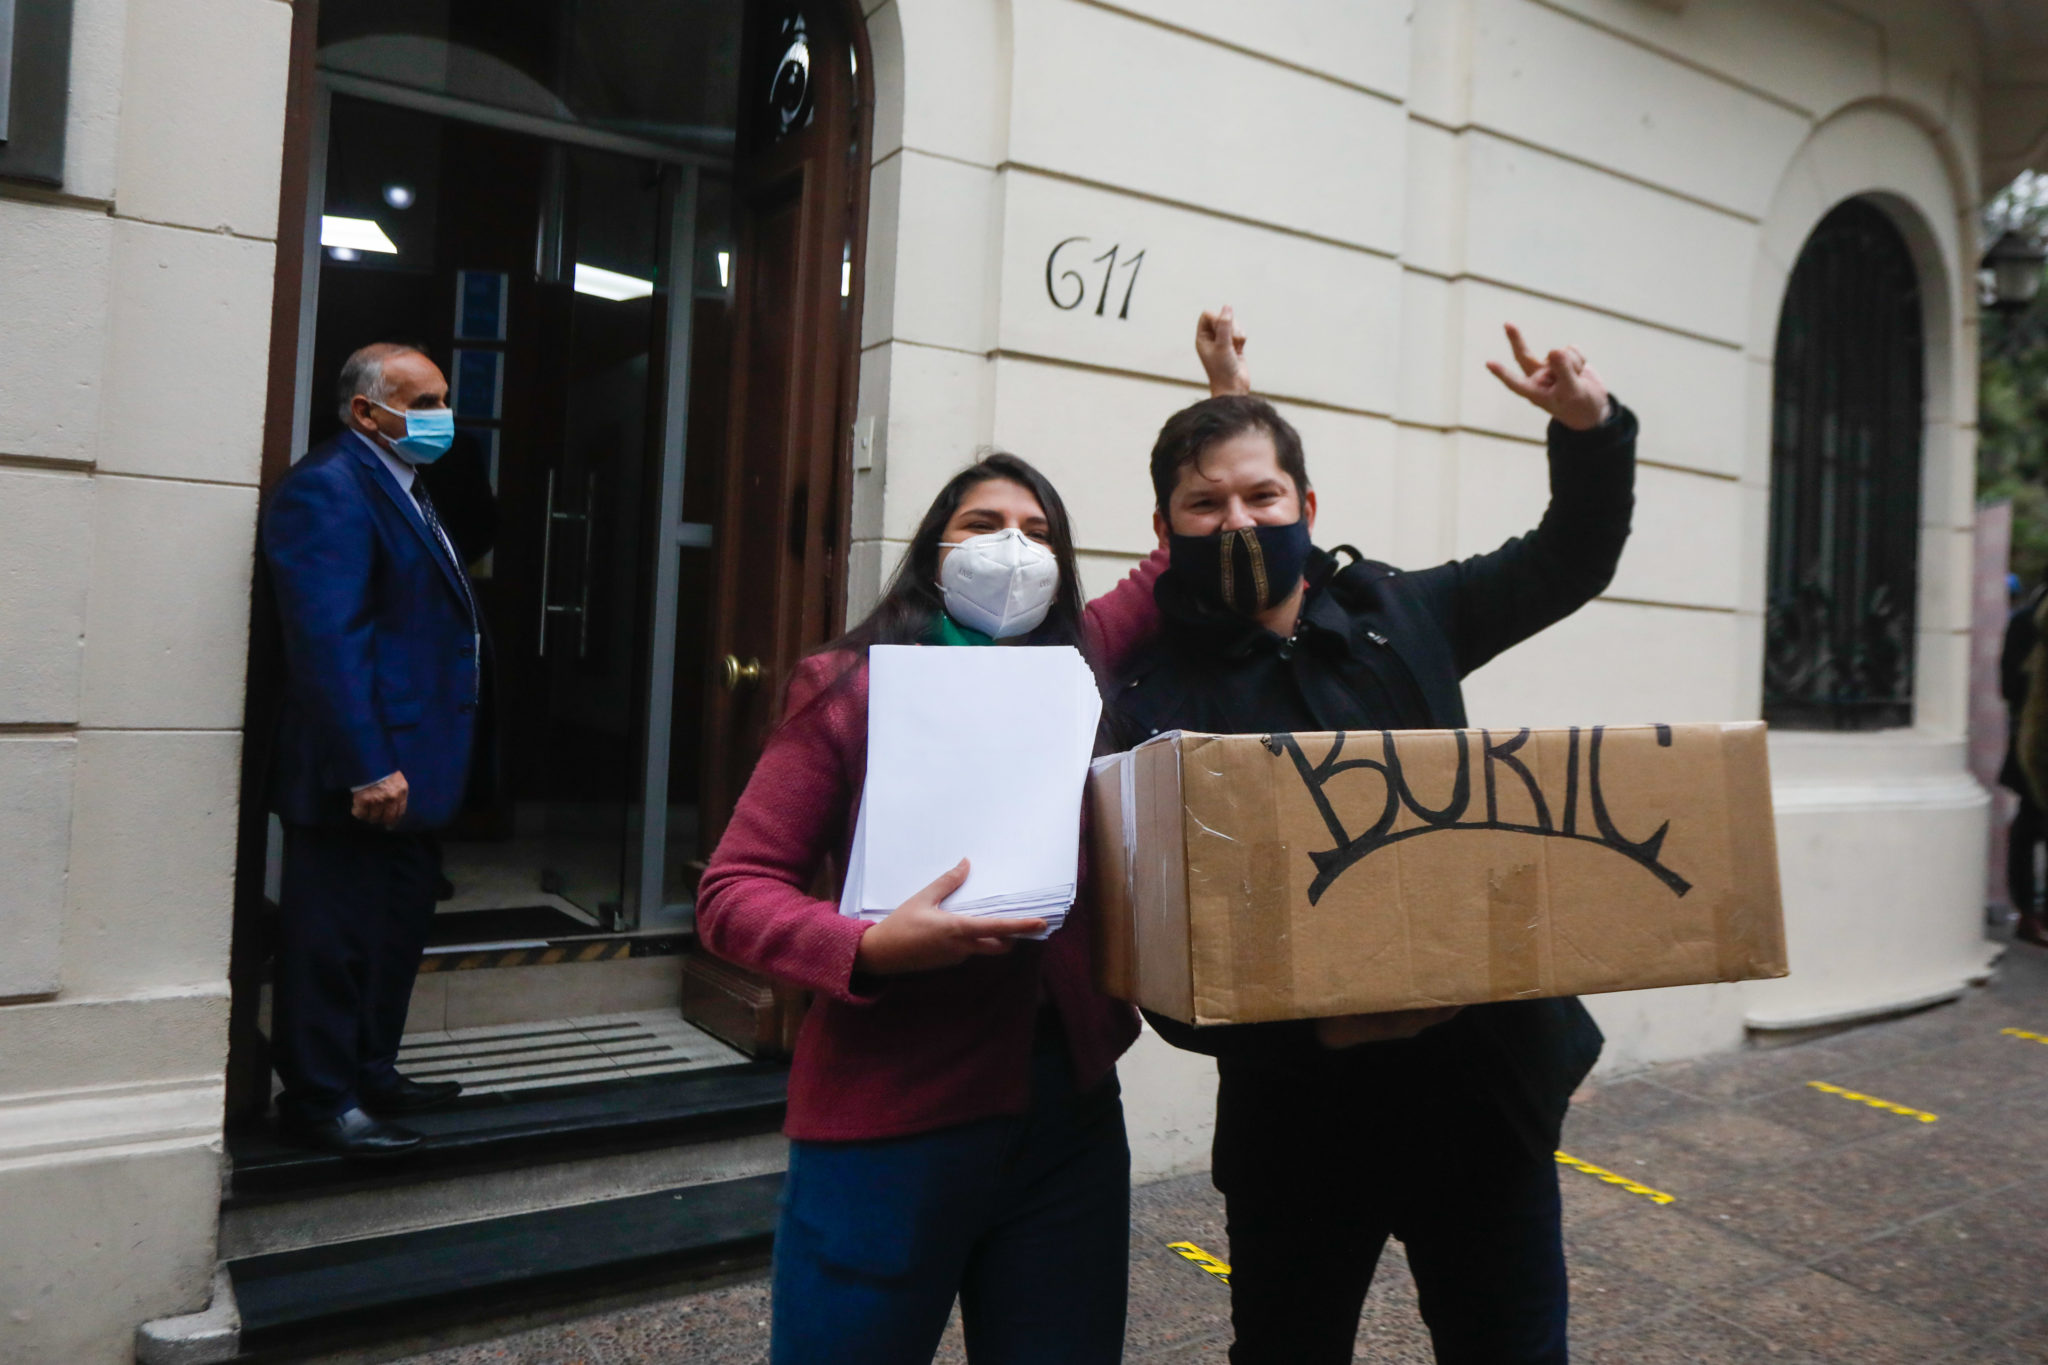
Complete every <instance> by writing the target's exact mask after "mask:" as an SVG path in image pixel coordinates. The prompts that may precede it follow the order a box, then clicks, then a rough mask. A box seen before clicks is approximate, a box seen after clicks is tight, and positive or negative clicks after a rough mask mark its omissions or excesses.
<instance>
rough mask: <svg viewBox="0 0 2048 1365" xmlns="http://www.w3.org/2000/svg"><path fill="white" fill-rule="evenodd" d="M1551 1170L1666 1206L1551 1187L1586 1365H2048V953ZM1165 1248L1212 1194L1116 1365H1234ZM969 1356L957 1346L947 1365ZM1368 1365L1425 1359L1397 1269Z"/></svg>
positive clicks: (763, 1332) (686, 1355)
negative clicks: (1956, 997) (1127, 1364)
mask: <svg viewBox="0 0 2048 1365" xmlns="http://www.w3.org/2000/svg"><path fill="white" fill-rule="evenodd" d="M2010 1030H2019V1031H2020V1032H2019V1033H2014V1032H2010ZM2028 1033H2031V1034H2036V1035H2039V1037H2038V1038H2028V1037H2026V1036H2023V1035H2024V1034H2028ZM1815 1081H1820V1082H1823V1083H1826V1084H1828V1085H1831V1086H1834V1087H1836V1089H1835V1090H1821V1089H1818V1088H1816V1087H1814V1086H1813V1085H1812V1084H1811V1083H1812V1082H1815ZM1842 1091H1848V1092H1852V1093H1851V1094H1848V1095H1845V1094H1842V1093H1840V1092H1842ZM1859 1096H1860V1097H1867V1098H1857V1097H1859ZM1868 1099H1875V1100H1879V1101H1883V1102H1886V1103H1888V1104H1890V1105H1894V1106H1897V1107H1898V1108H1902V1109H1907V1110H1912V1111H1918V1112H1919V1113H1925V1114H1932V1115H1934V1116H1935V1117H1934V1119H1933V1121H1928V1120H1925V1119H1922V1118H1920V1117H1917V1116H1916V1115H1915V1114H1913V1113H1899V1112H1895V1111H1894V1110H1892V1109H1885V1108H1878V1107H1876V1106H1874V1105H1872V1104H1871V1103H1869V1102H1867V1100H1868ZM1564 1151H1565V1152H1567V1153H1569V1154H1570V1155H1571V1156H1573V1157H1575V1158H1578V1159H1579V1160H1580V1161H1582V1162H1584V1163H1587V1164H1590V1165H1593V1166H1597V1167H1598V1168H1600V1169H1601V1170H1603V1171H1605V1172H1607V1173H1609V1174H1611V1175H1613V1176H1615V1177H1619V1178H1625V1179H1626V1180H1628V1181H1631V1182H1634V1183H1635V1184H1636V1185H1638V1186H1639V1187H1641V1188H1642V1189H1644V1190H1649V1191H1653V1192H1655V1193H1657V1194H1663V1195H1668V1196H1670V1202H1668V1203H1665V1202H1658V1201H1657V1200H1656V1199H1655V1198H1653V1197H1652V1195H1651V1194H1644V1193H1636V1192H1631V1191H1630V1190H1629V1189H1627V1188H1624V1187H1623V1186H1621V1185H1617V1184H1614V1183H1610V1182H1609V1181H1607V1180H1603V1179H1601V1178H1600V1177H1599V1176H1597V1175H1593V1174H1588V1173H1586V1172H1584V1171H1582V1170H1579V1169H1575V1168H1562V1169H1560V1172H1559V1175H1560V1177H1561V1178H1562V1180H1563V1182H1564V1204H1565V1240H1566V1247H1567V1252H1568V1255H1569V1258H1570V1262H1571V1276H1572V1338H1573V1355H1574V1358H1575V1359H1576V1360H1579V1361H1582V1362H1591V1363H1592V1365H1667V1363H1669V1365H1675V1363H1676V1362H1712V1363H1713V1365H1754V1363H1755V1362H1784V1363H1785V1365H1807V1363H1808V1362H1830V1363H1831V1365H1832V1363H1833V1362H1855V1365H1936V1363H1937V1362H1938V1363H1939V1365H2021V1362H2028V1361H2032V1362H2041V1361H2048V1278H2044V1271H2048V952H2044V951H2043V950H2040V949H2035V948H2029V947H2024V946H2019V947H2014V948H2011V949H2009V950H2008V951H2007V954H2006V957H2005V959H2004V961H2003V963H2002V964H2001V969H2000V972H1999V974H1998V977H1997V979H1996V980H1995V981H1994V982H1993V983H1992V984H1991V985H1990V986H1989V987H1987V988H1984V989H1980V990H1972V991H1970V992H1969V993H1968V995H1967V996H1966V998H1965V999H1963V1000H1961V1001H1959V1002H1957V1003H1955V1004H1950V1005H1943V1006H1939V1007H1936V1008H1934V1009H1930V1010H1927V1011H1924V1012H1922V1013H1920V1014H1916V1015H1913V1016H1910V1017H1908V1018H1904V1019H1898V1020H1893V1021H1890V1022H1886V1023H1881V1024H1872V1025H1868V1026H1866V1027H1862V1028H1858V1029H1853V1030H1850V1031H1848V1032H1844V1033H1839V1034H1835V1035H1832V1036H1829V1037H1827V1038H1824V1039H1821V1040H1819V1041H1812V1042H1805V1043H1801V1044H1797V1045H1794V1046H1787V1047H1779V1048H1772V1049H1767V1050H1754V1051H1745V1052H1740V1053H1734V1054H1729V1055H1725V1056H1718V1057H1713V1058H1710V1059H1707V1060H1704V1061H1699V1062H1691V1063H1685V1064H1681V1065H1674V1066H1666V1067H1659V1068H1656V1069H1654V1070H1651V1071H1648V1072H1644V1073H1640V1074H1638V1075H1635V1076H1631V1077H1628V1078H1625V1079H1621V1080H1616V1081H1612V1082H1608V1083H1605V1084H1600V1085H1597V1086H1595V1087H1593V1088H1591V1089H1590V1090H1589V1091H1588V1092H1587V1093H1585V1094H1582V1095H1581V1097H1580V1098H1579V1101H1578V1102H1577V1103H1576V1104H1575V1105H1574V1107H1573V1111H1572V1117H1571V1119H1570V1122H1569V1123H1568V1125H1567V1127H1566V1130H1565V1139H1564ZM1171 1242H1192V1243H1194V1244H1195V1245H1196V1246H1198V1247H1200V1248H1202V1249H1204V1250H1206V1251H1209V1252H1212V1253H1214V1254H1215V1255H1216V1256H1218V1257H1220V1258H1223V1259H1225V1260H1227V1259H1228V1256H1229V1244H1228V1240H1227V1239H1226V1238H1225V1236H1224V1233H1223V1207H1222V1199H1221V1197H1220V1196H1218V1195H1217V1194H1216V1192H1215V1191H1214V1190H1212V1189H1211V1188H1210V1187H1209V1182H1208V1178H1207V1176H1189V1177H1185V1178H1182V1179H1178V1180H1169V1181H1164V1182H1162V1183H1159V1184H1156V1185H1150V1186H1146V1187H1143V1188H1141V1189H1139V1190H1138V1191H1137V1193H1136V1197H1135V1199H1134V1201H1133V1205H1132V1210H1131V1313H1130V1333H1129V1339H1128V1340H1129V1345H1128V1347H1127V1354H1126V1359H1127V1360H1130V1361H1134V1362H1137V1361H1146V1362H1166V1361H1172V1362H1176V1363H1177V1365H1178V1363H1179V1362H1187V1363H1188V1365H1208V1363H1209V1362H1222V1361H1224V1359H1225V1352H1226V1350H1227V1348H1228V1344H1229V1341H1230V1330H1229V1329H1230V1303H1229V1290H1228V1289H1227V1288H1226V1287H1225V1286H1224V1284H1223V1283H1222V1282H1221V1281H1220V1280H1218V1279H1217V1278H1215V1277H1214V1276H1212V1275H1210V1274H1208V1273H1206V1272H1204V1271H1203V1270H1201V1269H1200V1268H1198V1267H1197V1266H1196V1265H1194V1264H1192V1263H1190V1262H1189V1261H1187V1260H1184V1259H1183V1258H1182V1257H1181V1256H1180V1255H1179V1254H1177V1253H1176V1252H1174V1251H1172V1250H1170V1249H1169V1248H1168V1243H1171ZM767 1323H768V1291H767V1286H766V1284H765V1282H763V1281H753V1282H748V1283H743V1284H738V1285H732V1286H727V1287H724V1288H720V1289H716V1290H713V1291H710V1292H706V1293H702V1294H696V1295H690V1296H685V1297H680V1298H675V1299H671V1300H667V1301H663V1302H658V1303H652V1304H646V1305H642V1306H639V1307H635V1308H630V1309H625V1310H622V1311H617V1312H611V1313H605V1314H600V1315H597V1316H592V1317H586V1318H582V1319H579V1320H576V1321H572V1322H565V1323H560V1324H555V1325H552V1326H548V1327H543V1328H538V1329H534V1330H531V1331H525V1332H521V1333H518V1334H516V1335H512V1336H507V1337H502V1338H499V1339H497V1340H494V1341H488V1342H482V1343H477V1344H472V1345H468V1346H463V1347H458V1348H454V1349H449V1350H443V1351H436V1352H433V1353H431V1354H427V1355H421V1356H415V1357H411V1358H410V1365H486V1362H489V1363H490V1365H499V1363H501V1362H519V1363H520V1365H629V1363H635V1365H637V1363H638V1362H661V1365H699V1362H704V1363H705V1365H709V1362H720V1365H725V1363H727V1362H731V1363H733V1365H739V1363H740V1362H748V1363H749V1365H751V1362H757V1361H765V1359H766V1346H767V1340H768V1329H767ZM958 1341H959V1338H958V1331H957V1322H956V1324H955V1330H954V1331H952V1332H950V1333H949V1334H948V1337H947V1342H946V1345H945V1347H944V1348H943V1349H942V1351H941V1353H940V1355H939V1360H940V1361H942V1362H959V1361H962V1360H963V1359H964V1357H963V1356H962V1355H961V1354H960V1351H959V1345H958ZM1357 1359H1358V1360H1361V1361H1375V1362H1389V1363H1391V1362H1404V1363H1405V1362H1417V1363H1418V1365H1426V1363H1427V1362H1429V1361H1430V1360H1431V1355H1430V1350H1429V1342H1428V1337H1427V1335H1426V1333H1425V1332H1424V1330H1423V1327H1422V1324H1421V1321H1420V1319H1419V1318H1418V1317H1417V1314H1416V1308H1415V1286H1414V1282H1413V1280H1412V1279H1410V1277H1409V1274H1408V1269H1407V1265H1406V1262H1405V1261H1404V1260H1403V1259H1402V1256H1401V1251H1400V1247H1399V1245H1398V1244H1391V1243H1390V1244H1389V1246H1388V1248H1387V1253H1386V1255H1385V1257H1384V1258H1383V1259H1382V1260H1381V1262H1380V1271H1379V1275H1378V1277H1377V1278H1376V1280H1375V1281H1374V1283H1373V1287H1372V1293H1371V1296H1370V1297H1369V1299H1368V1300H1367V1303H1366V1309H1365V1317H1364V1322H1363V1325H1362V1327H1361V1329H1360V1331H1359V1337H1358V1354H1357Z"/></svg>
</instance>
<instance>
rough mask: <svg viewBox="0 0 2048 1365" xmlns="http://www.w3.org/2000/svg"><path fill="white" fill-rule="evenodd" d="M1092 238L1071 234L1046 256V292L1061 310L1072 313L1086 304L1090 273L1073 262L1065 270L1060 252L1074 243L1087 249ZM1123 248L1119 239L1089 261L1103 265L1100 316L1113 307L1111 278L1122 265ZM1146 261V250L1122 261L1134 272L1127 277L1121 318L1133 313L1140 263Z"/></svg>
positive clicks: (1097, 312)
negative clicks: (1119, 260)
mask: <svg viewBox="0 0 2048 1365" xmlns="http://www.w3.org/2000/svg"><path fill="white" fill-rule="evenodd" d="M1089 240H1090V239H1089V238H1087V237H1069V238H1067V239H1066V240H1065V241H1064V242H1061V243H1060V244H1059V245H1058V246H1056V247H1054V248H1053V249H1052V251H1051V252H1050V253H1048V254H1047V256H1046V258H1045V296H1046V297H1047V298H1049V299H1051V300H1052V306H1053V307H1055V308H1057V309H1059V310H1060V311H1061V312H1064V313H1071V312H1073V311H1074V310H1075V309H1076V308H1079V307H1080V306H1081V305H1082V304H1084V303H1086V302H1088V285H1089V281H1088V279H1087V277H1086V276H1084V275H1082V273H1081V272H1080V271H1079V270H1078V269H1076V268H1075V267H1073V266H1071V265H1070V266H1068V267H1067V268H1066V269H1064V270H1062V269H1060V264H1059V261H1060V253H1061V252H1062V251H1065V250H1066V249H1067V248H1068V247H1070V246H1071V247H1078V248H1080V249H1081V250H1082V251H1086V250H1087V249H1088V247H1087V244H1088V242H1089ZM1121 250H1123V244H1122V243H1121V242H1119V243H1117V244H1116V245H1115V246H1112V247H1111V248H1110V249H1109V250H1107V251H1105V252H1103V253H1102V254H1101V255H1100V256H1097V257H1095V258H1094V259H1093V260H1091V261H1090V262H1089V263H1090V264H1091V265H1099V266H1102V267H1103V270H1102V288H1101V290H1100V291H1099V292H1098V293H1097V295H1096V299H1095V316H1096V317H1103V316H1106V310H1107V309H1108V307H1109V285H1110V280H1111V278H1112V277H1113V276H1115V274H1116V272H1117V270H1118V269H1119V262H1118V261H1117V252H1119V251H1121ZM1068 259H1069V260H1073V259H1076V258H1074V257H1069V258H1068ZM1144 263H1145V253H1144V252H1142V251H1140V252H1139V253H1138V254H1137V255H1135V256H1132V257H1130V258H1129V259H1128V260H1125V261H1123V262H1121V265H1125V266H1129V267H1130V270H1131V275H1130V278H1129V279H1127V280H1125V281H1124V301H1123V304H1122V306H1121V307H1119V308H1118V309H1117V310H1116V316H1117V321H1119V322H1123V321H1127V320H1128V319H1129V318H1130V316H1131V291H1132V290H1133V289H1136V288H1137V287H1138V267H1139V266H1141V265H1143V264H1144ZM1062 291H1066V292H1067V297H1065V298H1062V297H1061V292H1062Z"/></svg>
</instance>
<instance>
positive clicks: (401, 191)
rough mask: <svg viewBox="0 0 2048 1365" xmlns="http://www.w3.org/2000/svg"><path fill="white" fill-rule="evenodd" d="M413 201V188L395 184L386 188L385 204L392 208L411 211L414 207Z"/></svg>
mask: <svg viewBox="0 0 2048 1365" xmlns="http://www.w3.org/2000/svg"><path fill="white" fill-rule="evenodd" d="M412 201H413V193H412V186H410V185H400V184H397V183H395V182H394V183H392V184H389V185H386V186H385V187H384V202H385V203H387V204H389V205H391V207H392V208H395V209H409V208H411V207H412Z"/></svg>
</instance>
